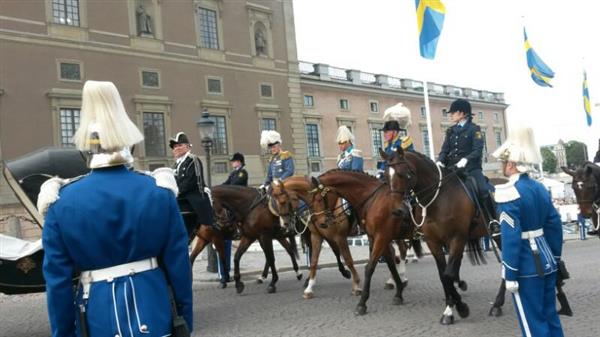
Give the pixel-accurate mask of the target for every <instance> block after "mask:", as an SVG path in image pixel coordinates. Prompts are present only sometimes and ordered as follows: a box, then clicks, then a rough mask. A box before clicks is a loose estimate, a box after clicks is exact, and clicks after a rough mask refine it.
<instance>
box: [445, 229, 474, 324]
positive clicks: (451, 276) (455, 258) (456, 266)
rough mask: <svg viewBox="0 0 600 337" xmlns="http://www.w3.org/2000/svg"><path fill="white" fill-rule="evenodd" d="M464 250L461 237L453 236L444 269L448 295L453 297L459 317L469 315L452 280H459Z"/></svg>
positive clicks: (466, 306) (467, 307)
mask: <svg viewBox="0 0 600 337" xmlns="http://www.w3.org/2000/svg"><path fill="white" fill-rule="evenodd" d="M464 250H465V241H464V239H463V238H454V239H453V240H451V241H450V249H449V253H448V264H447V265H446V271H445V272H444V276H445V277H446V279H447V281H448V282H450V287H449V288H448V289H449V290H450V296H452V297H453V298H454V301H455V304H456V310H457V311H458V314H459V316H460V317H462V318H465V317H468V316H469V306H468V305H467V304H466V303H464V302H463V301H462V298H461V296H460V294H459V293H458V291H457V290H456V287H454V282H458V281H460V278H459V275H460V265H461V261H462V256H463V252H464Z"/></svg>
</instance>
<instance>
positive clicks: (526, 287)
mask: <svg viewBox="0 0 600 337" xmlns="http://www.w3.org/2000/svg"><path fill="white" fill-rule="evenodd" d="M493 156H494V157H496V158H498V159H500V160H501V161H502V171H503V173H504V175H505V176H506V177H508V178H509V182H508V183H506V184H503V185H499V186H497V187H496V192H495V198H496V202H497V203H498V212H499V213H500V217H499V221H500V226H501V232H502V264H503V265H502V274H503V278H504V279H505V280H506V289H507V290H508V291H510V292H512V293H513V300H514V302H515V308H516V311H517V313H518V315H517V317H518V319H519V323H520V325H521V331H522V333H523V336H563V331H562V327H561V324H560V319H559V317H558V314H557V311H556V300H555V287H556V284H557V281H556V278H557V271H558V269H559V268H558V267H559V265H560V263H561V252H562V243H563V232H562V225H561V220H560V216H559V215H558V212H557V211H556V209H555V208H554V206H553V204H552V199H551V196H550V194H549V193H548V191H547V190H546V188H545V187H544V185H542V184H541V183H539V182H538V181H536V180H534V179H532V178H530V177H529V175H528V174H527V172H529V171H531V170H533V168H532V166H533V165H537V164H540V163H541V162H542V157H541V154H540V151H539V147H537V145H536V144H535V140H534V137H533V130H532V129H531V128H530V127H523V126H518V127H516V128H514V129H512V130H511V132H510V133H509V136H508V139H507V140H506V142H504V144H502V146H501V147H500V148H498V149H497V150H496V151H495V152H494V153H493Z"/></svg>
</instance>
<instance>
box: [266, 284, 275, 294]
mask: <svg viewBox="0 0 600 337" xmlns="http://www.w3.org/2000/svg"><path fill="white" fill-rule="evenodd" d="M276 291H277V287H275V286H274V285H269V286H268V287H267V293H269V294H273V293H274V292H276Z"/></svg>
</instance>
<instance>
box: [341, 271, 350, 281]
mask: <svg viewBox="0 0 600 337" xmlns="http://www.w3.org/2000/svg"><path fill="white" fill-rule="evenodd" d="M340 273H342V276H343V277H344V278H345V279H350V278H351V277H352V274H351V273H350V271H349V270H348V269H344V270H340Z"/></svg>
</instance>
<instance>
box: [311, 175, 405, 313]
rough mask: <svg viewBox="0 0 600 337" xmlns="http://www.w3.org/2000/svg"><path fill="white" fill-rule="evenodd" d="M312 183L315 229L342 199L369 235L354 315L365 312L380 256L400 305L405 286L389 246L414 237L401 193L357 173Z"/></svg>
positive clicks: (324, 222)
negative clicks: (383, 260) (359, 293)
mask: <svg viewBox="0 0 600 337" xmlns="http://www.w3.org/2000/svg"><path fill="white" fill-rule="evenodd" d="M311 183H312V185H311V189H312V190H311V194H312V198H311V201H310V204H312V207H313V209H314V211H315V213H314V214H313V222H314V223H315V225H316V226H317V227H324V225H326V223H328V222H329V223H330V222H331V221H332V217H331V215H328V214H327V210H328V208H329V207H327V205H331V204H333V202H334V200H336V199H337V198H339V197H342V198H344V199H346V200H348V202H349V203H350V204H351V205H352V206H353V207H354V209H355V210H356V213H357V215H358V219H359V221H360V223H361V226H362V227H363V228H364V230H365V231H366V232H367V234H368V236H369V240H370V242H371V246H372V250H371V255H370V257H369V262H368V263H367V266H366V268H365V283H364V287H363V291H362V294H361V298H360V301H359V303H358V305H357V307H356V310H355V313H356V314H357V315H364V314H365V313H366V312H367V305H366V302H367V300H368V299H369V295H370V287H371V278H372V276H373V272H374V271H375V267H376V266H377V261H378V259H379V258H380V257H381V256H384V257H385V261H386V263H387V266H388V268H389V270H390V272H391V274H392V277H393V278H394V282H395V285H396V294H395V295H394V300H393V304H395V305H398V304H402V303H403V302H404V299H403V297H402V291H403V289H404V284H403V283H402V281H401V279H400V276H399V275H398V270H397V269H396V264H395V263H394V262H395V261H394V260H395V258H394V252H393V250H392V249H390V247H391V245H390V244H391V242H392V240H394V239H410V238H412V237H413V234H414V233H413V229H414V227H413V226H411V224H410V223H409V222H407V221H404V219H405V215H407V214H408V208H407V207H406V205H405V204H404V199H403V194H401V193H396V192H395V191H394V192H393V191H391V189H390V188H389V186H388V185H387V184H385V183H382V182H381V181H379V180H378V179H377V178H375V177H373V176H370V175H368V174H366V173H363V172H356V171H344V170H331V171H328V172H326V173H324V174H322V175H321V176H319V177H318V178H312V181H311ZM400 188H403V186H400Z"/></svg>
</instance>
